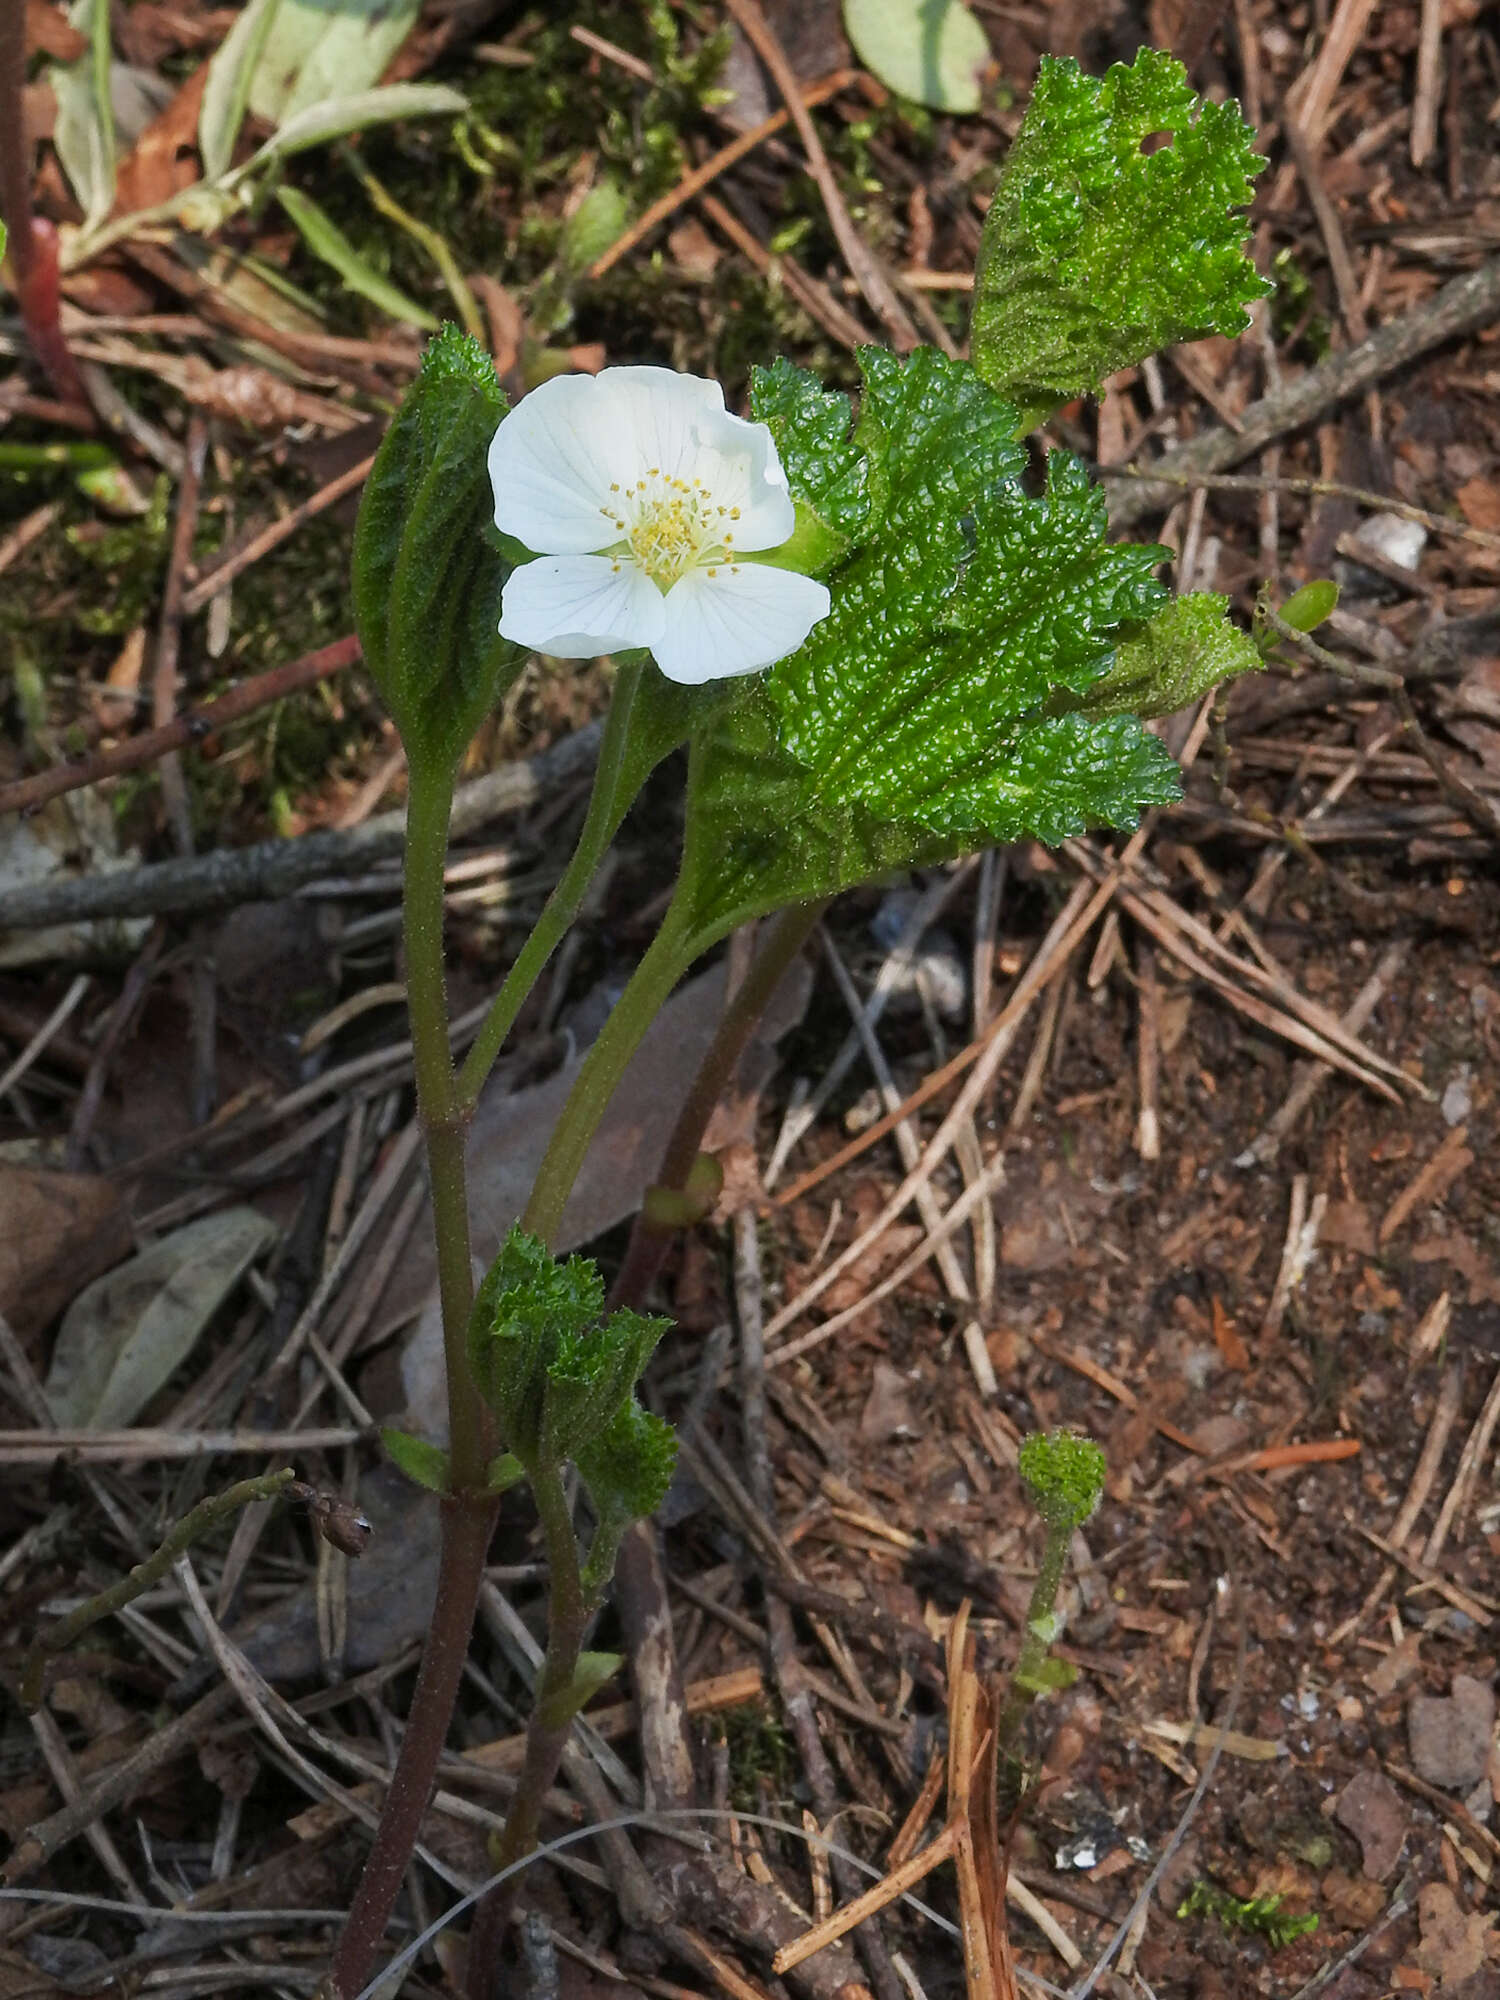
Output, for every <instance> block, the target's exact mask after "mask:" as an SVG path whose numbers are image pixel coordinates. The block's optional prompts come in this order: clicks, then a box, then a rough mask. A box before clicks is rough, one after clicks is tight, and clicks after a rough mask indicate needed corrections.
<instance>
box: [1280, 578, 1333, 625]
mask: <svg viewBox="0 0 1500 2000" xmlns="http://www.w3.org/2000/svg"><path fill="white" fill-rule="evenodd" d="M1338 603H1339V587H1338V585H1337V584H1336V583H1335V582H1334V581H1333V579H1332V577H1327V576H1320V577H1315V578H1314V579H1313V581H1312V582H1311V583H1304V584H1303V586H1302V588H1301V589H1300V590H1294V591H1293V592H1292V594H1291V596H1290V597H1289V598H1288V599H1287V601H1286V603H1285V604H1283V605H1282V607H1281V619H1282V623H1283V624H1286V625H1290V626H1292V627H1293V628H1294V629H1295V630H1296V631H1298V632H1316V631H1317V629H1318V627H1319V626H1320V625H1321V624H1323V623H1324V622H1325V621H1326V620H1327V619H1329V618H1331V617H1332V616H1333V614H1334V612H1335V611H1336V610H1337V609H1338Z"/></svg>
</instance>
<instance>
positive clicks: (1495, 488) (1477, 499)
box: [1453, 479, 1500, 535]
mask: <svg viewBox="0 0 1500 2000" xmlns="http://www.w3.org/2000/svg"><path fill="white" fill-rule="evenodd" d="M1453 497H1454V499H1455V500H1456V501H1457V502H1458V505H1459V511H1460V513H1462V515H1463V517H1464V519H1465V520H1466V521H1467V522H1468V524H1469V526H1470V527H1471V528H1483V529H1484V530H1485V532H1486V533H1487V534H1491V535H1500V482H1497V481H1495V480H1493V479H1466V480H1465V481H1464V483H1463V485H1462V486H1460V487H1459V488H1458V489H1457V491H1456V492H1455V493H1454V495H1453Z"/></svg>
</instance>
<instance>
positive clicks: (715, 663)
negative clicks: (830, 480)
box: [489, 368, 828, 685]
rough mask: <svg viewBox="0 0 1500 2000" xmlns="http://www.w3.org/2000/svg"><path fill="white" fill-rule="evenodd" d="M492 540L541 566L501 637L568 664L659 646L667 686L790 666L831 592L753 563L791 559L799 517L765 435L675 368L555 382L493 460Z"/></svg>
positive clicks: (515, 602)
mask: <svg viewBox="0 0 1500 2000" xmlns="http://www.w3.org/2000/svg"><path fill="white" fill-rule="evenodd" d="M489 463H490V480H491V482H492V484H493V486H494V489H495V525H496V526H497V527H498V528H500V529H501V530H502V532H504V533H505V534H509V535H514V536H515V537H516V539H517V540H518V541H520V542H523V543H524V544H525V545H526V547H527V548H529V549H535V550H537V551H538V554H537V557H536V560H535V561H533V562H528V563H523V564H521V565H520V567H518V568H517V569H516V570H515V571H514V572H513V573H512V575H511V578H510V581H509V582H508V583H507V584H506V586H505V595H504V598H503V599H502V602H501V615H500V630H501V632H502V633H503V634H504V635H505V637H506V638H507V639H514V640H515V641H516V643H517V644H518V645H522V646H530V647H533V648H534V649H535V650H536V651H537V652H539V653H551V654H553V655H555V656H556V657H558V658H561V659H589V658H591V657H592V656H593V655H594V654H596V653H613V652H619V651H622V650H623V649H625V648H626V647H630V646H649V647H650V649H651V651H652V652H653V653H654V654H655V655H656V663H657V665H658V666H659V667H660V668H661V670H662V672H663V673H664V674H665V675H666V676H667V678H668V680H673V681H681V682H684V683H687V684H690V685H696V684H697V683H699V682H702V681H714V680H721V679H723V678H725V677H726V676H727V675H730V674H749V673H754V672H755V671H756V669H757V668H759V667H768V666H770V665H771V663H772V661H773V660H779V659H782V658H784V657H785V655H786V654H788V653H793V652H795V651H796V650H797V648H798V647H799V646H800V645H801V644H802V641H803V640H804V639H805V638H806V637H807V635H808V633H809V632H810V631H811V630H812V628H813V626H814V625H816V624H817V622H818V620H819V619H820V618H824V617H826V616H827V615H828V591H827V589H826V588H825V586H824V585H823V584H821V583H817V582H815V581H814V579H813V578H812V577H809V576H802V575H800V574H799V573H798V572H797V571H795V570H786V569H777V568H775V567H773V566H771V565H769V564H766V563H758V562H741V561H740V560H739V558H740V556H741V555H742V554H748V553H750V552H751V551H753V550H760V549H774V548H778V547H779V546H780V545H781V543H783V542H784V541H786V540H787V539H788V537H789V536H790V535H791V532H792V529H793V527H794V526H795V525H796V511H795V509H794V508H793V505H792V498H791V495H790V494H789V493H788V491H787V485H786V475H785V474H784V473H783V472H782V469H781V461H780V459H779V458H778V457H777V456H776V444H775V441H774V439H773V438H772V436H771V433H770V431H769V430H768V429H767V428H766V426H765V425H764V424H754V423H746V422H745V420H744V419H743V418H742V417H735V416H731V415H730V414H729V412H728V411H727V410H726V409H725V408H724V392H723V390H722V389H721V388H720V387H719V385H718V383H717V382H708V381H705V380H703V379H702V378H701V377H699V376H696V375H676V374H674V373H673V372H672V371H671V370H670V369H668V368H606V369H604V370H603V372H602V373H601V374H598V375H557V376H554V377H553V378H552V380H551V381H550V382H544V383H543V384H542V385H541V387H540V388H537V389H533V390H532V392H531V394H530V395H529V396H526V397H525V398H523V400H522V401H521V402H520V403H518V404H517V406H516V408H515V409H514V410H512V411H511V413H510V414H509V416H507V417H506V418H505V420H504V422H503V423H502V424H501V426H500V428H499V430H498V431H496V433H495V438H494V442H493V444H491V446H490V461H489Z"/></svg>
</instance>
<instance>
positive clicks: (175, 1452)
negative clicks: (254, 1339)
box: [0, 1424, 364, 1465]
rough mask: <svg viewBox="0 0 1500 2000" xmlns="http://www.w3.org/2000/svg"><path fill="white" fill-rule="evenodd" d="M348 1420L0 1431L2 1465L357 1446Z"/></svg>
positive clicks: (359, 1434)
mask: <svg viewBox="0 0 1500 2000" xmlns="http://www.w3.org/2000/svg"><path fill="white" fill-rule="evenodd" d="M363 1436H364V1432H363V1431H360V1430H355V1429H353V1428H352V1427H351V1426H349V1425H348V1424H329V1425H325V1426H324V1427H323V1428H321V1429H312V1430H305V1431H168V1430H149V1429H142V1430H123V1431H93V1430H77V1429H71V1430H62V1429H59V1430H49V1431H35V1430H24V1431H16V1430H0V1465H50V1464H52V1463H53V1461H54V1460H56V1459H59V1458H62V1457H68V1458H73V1459H78V1460H81V1461H82V1463H83V1464H85V1465H140V1464H143V1463H145V1462H146V1461H147V1460H165V1459H178V1458H209V1457H216V1456H219V1455H220V1454H223V1455H226V1456H246V1455H250V1456H255V1455H258V1454H261V1453H271V1452H285V1451H301V1452H308V1451H329V1450H332V1448H333V1447H334V1446H335V1445H340V1444H358V1443H359V1442H360V1440H361V1439H362V1438H363Z"/></svg>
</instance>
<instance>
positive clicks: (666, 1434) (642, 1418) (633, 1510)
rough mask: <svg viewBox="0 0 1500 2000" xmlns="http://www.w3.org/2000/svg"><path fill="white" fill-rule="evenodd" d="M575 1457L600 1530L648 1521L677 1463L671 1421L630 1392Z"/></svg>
mask: <svg viewBox="0 0 1500 2000" xmlns="http://www.w3.org/2000/svg"><path fill="white" fill-rule="evenodd" d="M576 1463H577V1466H578V1470H579V1473H580V1474H581V1475H582V1478H583V1483H584V1485H585V1486H587V1488H588V1489H589V1498H590V1499H591V1500H592V1501H593V1503H594V1508H595V1511H596V1512H597V1514H598V1516H599V1521H600V1533H601V1534H607V1532H608V1530H609V1529H610V1528H612V1527H615V1526H616V1525H617V1524H620V1523H623V1522H628V1521H644V1520H645V1519H646V1517H647V1516H648V1515H650V1514H654V1513H655V1512H656V1510H657V1508H658V1507H659V1506H660V1505H661V1503H662V1501H663V1500H665V1499H666V1497H667V1488H668V1487H669V1486H670V1485H671V1483H672V1470H673V1467H674V1466H675V1465H676V1463H677V1438H676V1435H675V1433H674V1432H673V1429H672V1426H671V1425H670V1424H669V1423H667V1422H665V1421H664V1420H663V1419H662V1418H661V1417H658V1416H653V1415H652V1413H651V1412H650V1411H649V1410H643V1409H642V1408H641V1406H640V1404H639V1403H638V1402H637V1401H636V1400H635V1398H634V1396H629V1397H627V1398H626V1400H625V1401H624V1402H623V1403H622V1404H621V1405H620V1407H619V1409H618V1410H617V1411H616V1412H615V1414H614V1417H613V1418H612V1419H611V1421H610V1423H609V1424H608V1425H607V1426H606V1428H605V1429H604V1430H603V1431H601V1432H600V1433H599V1435H598V1436H597V1437H595V1438H594V1439H592V1440H591V1441H590V1443H588V1444H587V1445H585V1446H584V1447H583V1449H582V1450H580V1451H579V1452H578V1453H577V1456H576Z"/></svg>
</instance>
